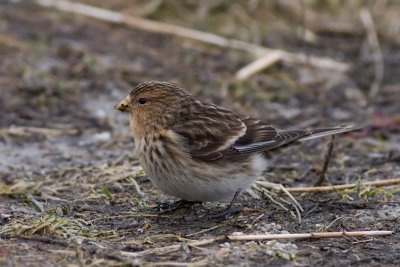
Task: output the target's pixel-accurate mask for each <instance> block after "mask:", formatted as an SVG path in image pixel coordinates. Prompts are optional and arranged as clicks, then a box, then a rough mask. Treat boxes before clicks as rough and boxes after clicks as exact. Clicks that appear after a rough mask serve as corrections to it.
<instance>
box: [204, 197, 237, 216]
mask: <svg viewBox="0 0 400 267" xmlns="http://www.w3.org/2000/svg"><path fill="white" fill-rule="evenodd" d="M240 192H241V191H240V190H238V191H237V192H236V193H235V195H234V196H233V198H232V200H231V202H230V203H229V205H228V207H226V209H224V210H222V211H220V212H218V213H215V214H209V215H207V216H206V220H213V219H221V218H223V219H228V218H229V217H231V216H232V215H234V214H237V213H239V212H240V211H241V210H242V208H241V207H238V206H235V202H236V200H237V198H238V196H239V195H240Z"/></svg>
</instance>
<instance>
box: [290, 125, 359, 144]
mask: <svg viewBox="0 0 400 267" xmlns="http://www.w3.org/2000/svg"><path fill="white" fill-rule="evenodd" d="M359 129H360V128H359V127H354V126H349V125H348V126H338V127H331V128H320V129H314V130H310V134H308V135H306V136H304V137H301V138H299V139H298V141H301V142H303V141H308V140H312V139H317V138H320V137H324V136H328V135H335V134H339V133H345V132H351V131H355V130H359Z"/></svg>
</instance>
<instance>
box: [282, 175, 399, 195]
mask: <svg viewBox="0 0 400 267" xmlns="http://www.w3.org/2000/svg"><path fill="white" fill-rule="evenodd" d="M396 184H400V178H395V179H387V180H378V181H372V182H363V185H364V186H376V187H384V186H390V185H396ZM356 186H358V184H357V183H353V184H342V185H329V186H315V187H292V188H286V190H287V191H288V192H290V193H303V192H328V191H336V190H343V189H353V188H355V187H356Z"/></svg>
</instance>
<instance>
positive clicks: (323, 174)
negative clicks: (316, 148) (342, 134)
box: [315, 135, 335, 185]
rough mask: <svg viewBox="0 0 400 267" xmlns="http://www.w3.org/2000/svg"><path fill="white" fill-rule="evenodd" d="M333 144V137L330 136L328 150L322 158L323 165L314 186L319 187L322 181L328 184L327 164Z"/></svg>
mask: <svg viewBox="0 0 400 267" xmlns="http://www.w3.org/2000/svg"><path fill="white" fill-rule="evenodd" d="M334 144H335V135H331V140H330V141H329V143H328V150H327V151H326V154H325V157H324V164H323V165H322V170H321V173H320V175H319V180H318V182H317V183H316V184H315V185H321V184H322V183H323V182H324V181H327V182H328V183H329V184H330V181H329V179H328V176H327V175H326V172H327V171H328V167H329V162H330V161H331V158H332V152H333V146H334Z"/></svg>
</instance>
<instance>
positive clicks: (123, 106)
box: [114, 95, 132, 112]
mask: <svg viewBox="0 0 400 267" xmlns="http://www.w3.org/2000/svg"><path fill="white" fill-rule="evenodd" d="M114 108H115V109H117V110H120V111H122V112H130V111H131V110H132V106H131V99H130V98H129V95H128V96H127V97H126V98H125V99H124V100H122V101H121V102H119V103H118V104H117V105H115V106H114Z"/></svg>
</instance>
